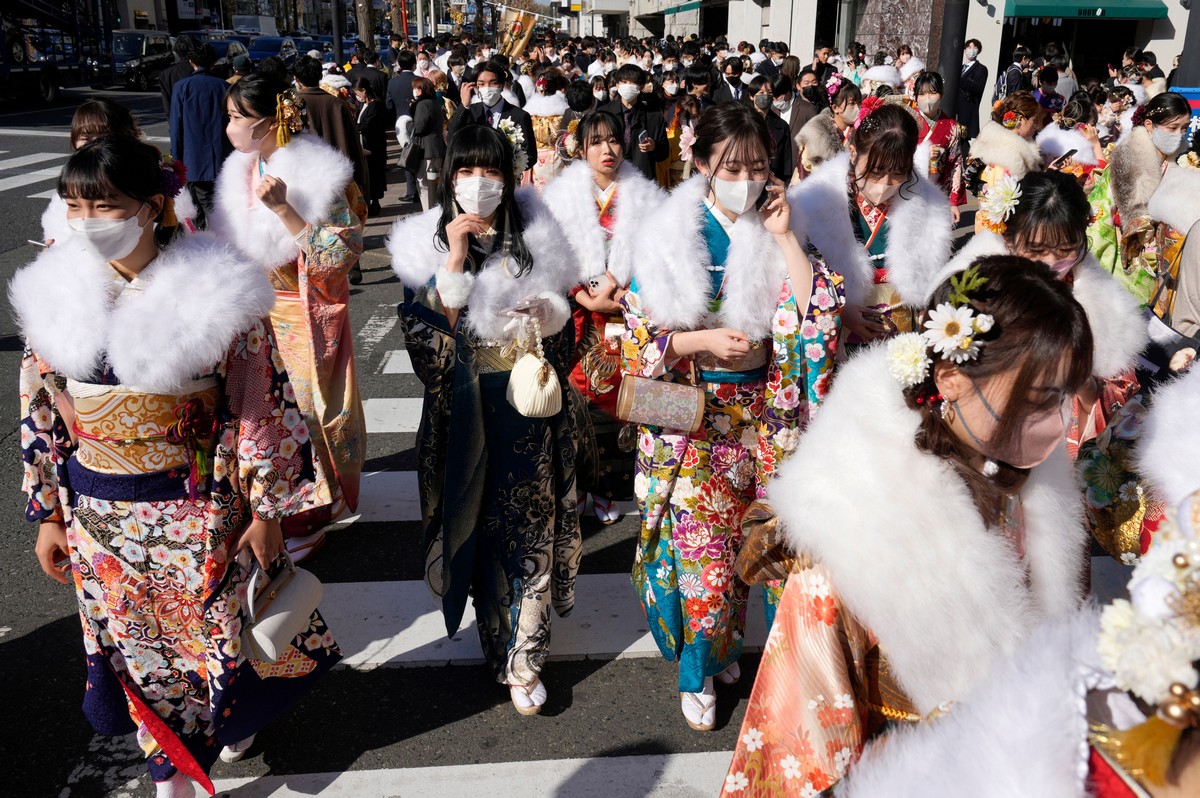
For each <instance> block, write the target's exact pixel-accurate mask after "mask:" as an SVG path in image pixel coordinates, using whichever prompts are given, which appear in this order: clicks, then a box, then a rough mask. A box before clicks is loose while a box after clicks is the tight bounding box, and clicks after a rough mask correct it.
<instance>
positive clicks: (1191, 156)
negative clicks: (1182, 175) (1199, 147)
mask: <svg viewBox="0 0 1200 798" xmlns="http://www.w3.org/2000/svg"><path fill="white" fill-rule="evenodd" d="M1175 163H1176V164H1177V165H1178V166H1182V167H1183V168H1184V169H1200V155H1197V154H1196V153H1194V152H1185V153H1184V154H1183V155H1180V156H1179V158H1178V159H1176V161H1175Z"/></svg>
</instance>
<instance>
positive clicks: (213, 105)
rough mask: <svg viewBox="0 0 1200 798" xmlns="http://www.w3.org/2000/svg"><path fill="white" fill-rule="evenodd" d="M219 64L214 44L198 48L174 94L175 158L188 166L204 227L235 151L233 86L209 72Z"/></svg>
mask: <svg viewBox="0 0 1200 798" xmlns="http://www.w3.org/2000/svg"><path fill="white" fill-rule="evenodd" d="M216 62H217V52H216V51H215V50H214V49H213V48H212V45H209V44H202V45H200V46H198V47H197V48H196V49H195V51H194V52H193V53H192V54H191V56H190V57H189V61H188V66H189V68H191V69H192V70H193V72H192V74H191V75H189V76H188V77H186V78H184V79H183V80H180V81H179V82H178V83H176V84H175V85H174V87H173V88H172V91H171V112H170V116H169V119H170V126H171V156H172V157H173V158H174V159H175V160H177V161H182V162H183V165H184V166H186V167H187V180H188V183H187V187H188V193H190V194H191V195H192V201H193V202H195V204H196V219H195V223H196V226H197V227H201V228H203V227H205V226H207V220H208V214H209V213H211V212H212V207H213V185H214V183H215V182H216V180H217V174H218V173H219V172H220V171H221V164H222V163H224V162H225V156H227V155H229V153H230V152H231V151H232V149H233V148H232V147H231V146H230V144H229V139H227V138H226V137H225V127H226V126H227V125H228V124H229V118H228V116H226V114H225V92H227V91H228V90H229V84H227V83H226V82H225V81H223V80H221V78H219V77H217V76H216V75H214V74H212V73H211V72H209V69H211V68H212V65H213V64H215V63H216Z"/></svg>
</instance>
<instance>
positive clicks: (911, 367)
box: [887, 333, 933, 404]
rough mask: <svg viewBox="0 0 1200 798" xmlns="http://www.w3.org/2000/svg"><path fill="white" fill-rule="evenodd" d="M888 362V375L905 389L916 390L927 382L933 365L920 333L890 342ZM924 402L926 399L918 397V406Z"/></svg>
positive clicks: (896, 338) (904, 335)
mask: <svg viewBox="0 0 1200 798" xmlns="http://www.w3.org/2000/svg"><path fill="white" fill-rule="evenodd" d="M887 361H888V374H891V375H892V378H893V379H895V380H896V382H898V383H900V384H901V385H903V386H904V387H905V388H914V387H916V386H918V385H920V384H921V383H923V382H925V380H926V379H927V378H928V377H929V367H930V365H932V363H933V361H932V360H930V359H929V354H928V351H927V347H926V344H925V339H924V338H923V337H921V335H919V334H918V333H903V334H901V335H897V336H896V337H894V338H892V339H891V340H890V341H888V344H887ZM924 401H925V397H923V396H922V397H917V404H923V403H924ZM931 404H932V402H931Z"/></svg>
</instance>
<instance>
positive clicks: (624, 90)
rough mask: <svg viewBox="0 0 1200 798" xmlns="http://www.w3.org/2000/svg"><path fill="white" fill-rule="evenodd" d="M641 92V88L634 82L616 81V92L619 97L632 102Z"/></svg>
mask: <svg viewBox="0 0 1200 798" xmlns="http://www.w3.org/2000/svg"><path fill="white" fill-rule="evenodd" d="M641 93H642V88H641V87H640V86H638V85H637V84H636V83H618V84H617V94H619V95H621V99H622V100H625V101H626V102H633V101H634V100H636V99H637V98H638V95H639V94H641Z"/></svg>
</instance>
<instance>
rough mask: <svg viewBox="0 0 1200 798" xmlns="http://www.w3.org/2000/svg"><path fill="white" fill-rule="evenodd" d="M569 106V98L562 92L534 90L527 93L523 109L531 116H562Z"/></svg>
mask: <svg viewBox="0 0 1200 798" xmlns="http://www.w3.org/2000/svg"><path fill="white" fill-rule="evenodd" d="M568 107H569V106H568V105H567V98H566V97H564V96H563V94H562V92H555V93H554V94H550V95H546V94H538V93H537V92H534V93H533V94H526V96H525V108H524V109H523V110H524V111H525V113H527V114H529V115H530V116H562V115H563V114H564V113H566V111H567V108H568Z"/></svg>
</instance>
